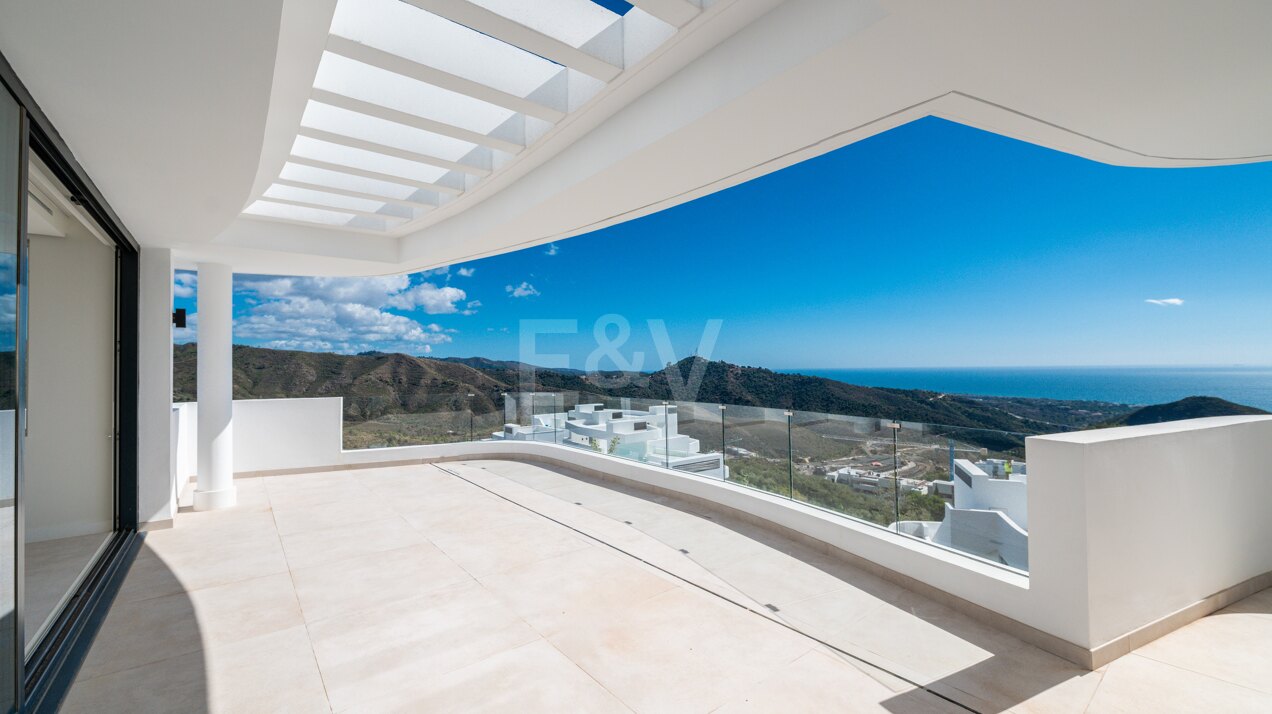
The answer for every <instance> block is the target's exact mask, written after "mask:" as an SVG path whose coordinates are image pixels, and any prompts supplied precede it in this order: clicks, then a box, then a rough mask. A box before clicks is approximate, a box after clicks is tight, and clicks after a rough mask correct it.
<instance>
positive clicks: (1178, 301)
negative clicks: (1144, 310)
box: [1144, 298, 1184, 306]
mask: <svg viewBox="0 0 1272 714" xmlns="http://www.w3.org/2000/svg"><path fill="white" fill-rule="evenodd" d="M1144 302H1146V303H1149V304H1150V305H1167V306H1176V305H1183V304H1184V301H1183V298H1161V299H1154V298H1149V299H1148V300H1145V301H1144Z"/></svg>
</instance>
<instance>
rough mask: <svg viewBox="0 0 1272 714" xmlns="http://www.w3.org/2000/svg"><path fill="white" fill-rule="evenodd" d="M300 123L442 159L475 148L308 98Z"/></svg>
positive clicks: (456, 159) (452, 159) (454, 157)
mask: <svg viewBox="0 0 1272 714" xmlns="http://www.w3.org/2000/svg"><path fill="white" fill-rule="evenodd" d="M300 123H301V126H307V127H310V128H313V129H319V130H322V131H328V132H331V133H333V134H340V135H342V136H347V137H351V138H354V139H361V140H363V141H370V142H373V143H376V144H384V145H386V146H392V147H396V148H399V149H402V150H404V151H410V152H413V153H417V154H422V155H425V156H435V157H437V158H439V159H443V160H446V161H459V160H460V159H462V158H463V157H465V156H467V155H468V153H469V152H471V151H472V150H473V149H475V148H477V145H476V144H473V143H470V142H467V141H463V140H461V139H455V138H452V137H449V136H442V135H441V134H435V133H433V132H431V131H424V130H423V129H416V128H415V127H410V126H406V125H405V124H398V123H397V122H393V121H389V120H387V119H381V118H379V117H372V116H367V115H366V114H360V113H358V112H354V111H350V110H348V109H341V108H340V107H333V106H331V105H330V104H323V103H321V102H315V101H312V100H311V101H310V102H309V104H308V105H307V106H306V107H305V115H304V117H302V118H301V120H300Z"/></svg>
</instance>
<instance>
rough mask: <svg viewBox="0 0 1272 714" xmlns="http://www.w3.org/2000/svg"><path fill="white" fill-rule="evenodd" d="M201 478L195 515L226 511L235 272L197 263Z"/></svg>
mask: <svg viewBox="0 0 1272 714" xmlns="http://www.w3.org/2000/svg"><path fill="white" fill-rule="evenodd" d="M198 268H199V288H198V291H199V292H198V295H199V297H198V301H199V328H198V330H199V374H198V380H199V386H198V389H199V475H198V485H197V487H196V488H195V490H194V510H196V511H210V510H215V509H218V508H229V507H230V506H233V505H234V503H235V492H234V423H233V415H234V373H233V360H234V354H233V344H234V342H233V326H234V322H233V310H234V286H233V282H234V272H233V271H232V270H231V269H230V266H228V265H221V264H219V263H199V265H198Z"/></svg>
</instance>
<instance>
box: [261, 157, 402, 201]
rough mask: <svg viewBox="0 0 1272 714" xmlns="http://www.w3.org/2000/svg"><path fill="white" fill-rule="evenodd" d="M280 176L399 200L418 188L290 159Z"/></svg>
mask: <svg viewBox="0 0 1272 714" xmlns="http://www.w3.org/2000/svg"><path fill="white" fill-rule="evenodd" d="M279 178H282V179H286V180H288V181H299V182H301V183H308V184H314V185H317V186H329V187H331V188H339V189H344V190H346V191H357V192H358V193H365V194H370V195H373V196H384V197H385V198H396V199H399V200H405V199H409V198H410V197H411V195H412V194H414V193H415V192H416V191H417V190H418V189H417V188H416V187H414V186H407V185H405V184H398V183H390V182H388V181H380V180H378V179H373V178H366V177H365V176H355V175H353V174H346V173H340V172H338V171H329V170H327V169H320V168H317V167H314V166H302V165H300V164H293V163H291V162H290V161H289V162H287V163H286V164H284V165H283V170H282V172H281V173H279Z"/></svg>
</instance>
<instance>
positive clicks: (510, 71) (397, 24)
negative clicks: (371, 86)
mask: <svg viewBox="0 0 1272 714" xmlns="http://www.w3.org/2000/svg"><path fill="white" fill-rule="evenodd" d="M331 34H333V35H338V36H340V37H345V38H348V39H350V40H355V41H357V42H361V43H362V44H364V45H367V46H369V47H374V48H376V49H379V50H383V51H385V52H389V53H391V54H394V55H397V56H399V57H403V58H405V59H408V60H411V61H412V62H417V63H419V64H423V65H427V66H429V67H433V68H435V69H439V70H441V71H443V72H447V73H449V74H453V75H455V76H457V77H462V78H464V79H468V80H471V81H474V82H477V83H479V84H484V85H486V86H487V87H491V88H494V89H498V90H499V91H501V92H506V93H508V94H512V95H515V96H518V97H521V98H523V99H524V98H525V97H526V96H528V95H529V94H530V93H531V92H533V91H535V90H536V89H538V88H539V87H542V86H543V85H544V84H545V83H546V82H548V81H549V80H550V79H552V78H553V77H555V76H556V75H557V74H559V73H561V72H562V71H564V68H562V67H561V66H560V65H558V64H556V63H555V62H551V61H549V60H546V59H544V58H542V57H539V56H538V55H535V54H532V53H530V52H526V51H525V50H523V49H521V48H519V47H514V46H513V45H510V44H508V43H506V42H503V41H500V40H498V39H496V38H494V37H490V36H489V35H484V34H482V33H480V32H477V31H476V30H473V29H470V28H467V27H464V26H463V25H460V24H457V23H454V22H451V21H450V20H447V19H445V18H442V17H438V16H437V15H434V14H432V13H430V12H426V11H424V10H421V9H419V8H417V7H414V6H412V5H408V4H407V3H404V2H401V0H340V3H339V4H338V5H337V6H336V14H335V17H334V18H333V19H332V21H331ZM475 58H480V59H479V60H477V59H475Z"/></svg>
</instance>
